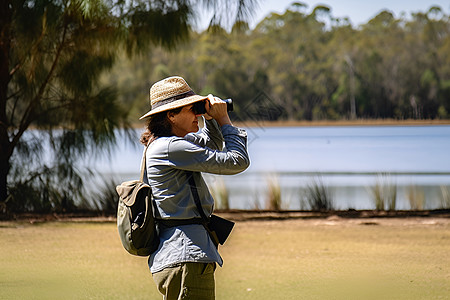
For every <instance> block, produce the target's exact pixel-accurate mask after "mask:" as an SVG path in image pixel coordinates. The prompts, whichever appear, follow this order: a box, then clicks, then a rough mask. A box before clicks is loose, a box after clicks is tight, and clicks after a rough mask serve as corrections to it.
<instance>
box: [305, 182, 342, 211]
mask: <svg viewBox="0 0 450 300" xmlns="http://www.w3.org/2000/svg"><path fill="white" fill-rule="evenodd" d="M303 197H304V199H305V200H306V202H307V204H308V205H309V208H310V209H311V210H312V211H330V210H334V205H333V198H332V196H331V192H330V190H329V188H328V187H327V186H326V185H325V184H324V183H323V180H322V177H320V176H316V177H314V178H312V179H311V182H310V183H309V184H308V185H307V187H306V189H305V191H304V195H303Z"/></svg>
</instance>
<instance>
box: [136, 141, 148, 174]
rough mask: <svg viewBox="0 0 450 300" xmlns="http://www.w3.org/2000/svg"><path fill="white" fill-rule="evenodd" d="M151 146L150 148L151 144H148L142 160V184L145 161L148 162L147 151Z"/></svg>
mask: <svg viewBox="0 0 450 300" xmlns="http://www.w3.org/2000/svg"><path fill="white" fill-rule="evenodd" d="M149 146H150V143H148V144H147V146H145V150H144V157H143V158H142V162H141V177H140V179H139V180H140V181H141V182H144V173H145V161H146V160H147V149H148V147H149Z"/></svg>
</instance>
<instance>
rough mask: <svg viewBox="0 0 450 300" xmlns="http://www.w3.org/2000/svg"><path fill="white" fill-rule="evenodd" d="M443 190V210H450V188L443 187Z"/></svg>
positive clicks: (441, 188) (441, 198)
mask: <svg viewBox="0 0 450 300" xmlns="http://www.w3.org/2000/svg"><path fill="white" fill-rule="evenodd" d="M440 190H441V197H440V200H441V208H443V209H450V187H448V186H444V185H442V186H441V187H440Z"/></svg>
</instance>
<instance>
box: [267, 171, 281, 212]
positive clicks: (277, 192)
mask: <svg viewBox="0 0 450 300" xmlns="http://www.w3.org/2000/svg"><path fill="white" fill-rule="evenodd" d="M266 182H267V200H266V203H267V204H266V207H267V209H268V210H275V211H280V210H281V209H282V200H281V186H280V182H279V180H278V176H277V175H269V177H267V179H266Z"/></svg>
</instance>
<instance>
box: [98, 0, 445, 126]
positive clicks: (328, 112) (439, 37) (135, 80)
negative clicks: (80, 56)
mask: <svg viewBox="0 0 450 300" xmlns="http://www.w3.org/2000/svg"><path fill="white" fill-rule="evenodd" d="M305 11H306V9H305V5H304V4H302V3H296V4H293V5H292V6H291V7H290V8H289V9H288V10H287V11H286V12H285V13H284V14H282V15H279V14H271V15H269V16H268V17H266V18H265V19H264V20H263V21H261V22H260V23H259V24H258V25H257V26H256V27H255V29H253V30H250V29H249V28H248V26H247V24H246V23H238V24H235V25H234V27H233V28H232V30H230V31H226V30H224V29H223V28H220V27H213V28H210V29H209V30H207V31H204V32H201V33H198V32H192V33H191V38H190V39H189V41H187V42H185V43H183V44H181V45H179V46H177V48H176V49H173V51H171V52H169V53H168V52H167V50H161V49H154V50H153V51H152V52H151V53H144V54H142V55H141V56H140V57H139V58H134V59H133V60H128V59H126V58H125V57H126V56H125V55H124V56H123V57H124V58H123V59H122V60H120V61H119V62H118V63H117V65H116V67H115V68H114V70H113V72H111V73H110V74H109V75H108V76H107V77H106V78H105V80H106V81H107V82H108V83H113V84H114V85H115V86H116V87H117V88H118V90H119V94H120V99H121V101H123V102H124V103H125V104H126V106H127V107H131V108H132V110H131V113H130V118H132V119H135V118H136V117H137V116H139V115H141V114H142V113H144V112H145V111H146V110H147V109H148V89H149V87H150V85H151V84H152V83H154V82H155V81H157V80H160V79H162V78H164V77H166V76H171V75H181V76H184V77H185V78H186V79H187V81H188V83H189V84H190V85H191V87H192V88H193V89H194V91H195V92H197V93H199V94H209V93H212V94H215V95H218V96H220V97H223V98H232V99H233V100H234V103H235V111H236V114H237V117H239V118H241V119H244V120H247V119H255V118H259V119H270V120H286V119H289V120H323V119H330V120H335V119H354V118H393V119H436V118H440V119H446V118H449V117H450V18H449V15H448V14H446V13H445V12H444V11H443V10H442V9H441V8H439V7H431V8H430V9H429V10H428V11H427V12H417V13H413V14H412V15H411V16H408V17H400V18H395V17H394V16H393V15H392V14H391V13H390V12H389V11H383V12H381V13H379V14H378V15H377V16H375V17H374V18H373V19H371V20H370V21H368V22H367V24H363V25H360V26H358V27H356V28H355V27H354V26H352V25H351V23H350V21H349V20H348V19H338V18H334V17H333V16H332V15H331V13H330V9H329V8H327V7H324V6H318V7H316V8H314V9H313V10H312V12H311V13H306V12H305Z"/></svg>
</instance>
